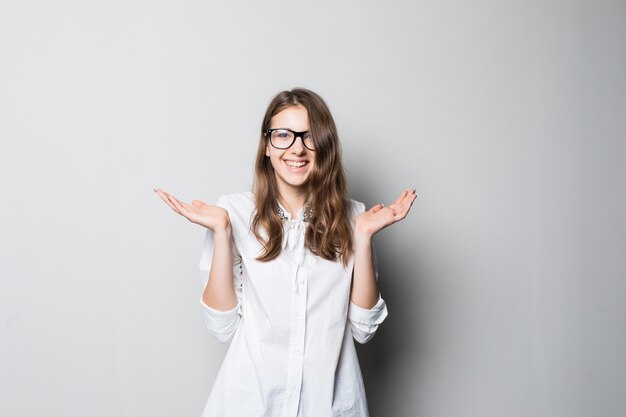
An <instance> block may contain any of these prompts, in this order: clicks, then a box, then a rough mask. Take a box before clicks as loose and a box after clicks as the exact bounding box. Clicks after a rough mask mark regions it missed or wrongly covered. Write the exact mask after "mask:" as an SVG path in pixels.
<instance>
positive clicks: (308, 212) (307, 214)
mask: <svg viewBox="0 0 626 417" xmlns="http://www.w3.org/2000/svg"><path fill="white" fill-rule="evenodd" d="M276 208H277V209H278V217H280V219H281V220H288V219H289V218H288V217H287V215H286V214H285V212H284V211H283V209H282V207H281V206H277V207H276ZM312 216H313V207H312V206H311V205H310V204H309V203H306V204H305V205H304V214H303V216H302V220H303V221H305V222H308V221H309V220H310V219H311V217H312Z"/></svg>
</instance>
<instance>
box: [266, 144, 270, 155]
mask: <svg viewBox="0 0 626 417" xmlns="http://www.w3.org/2000/svg"><path fill="white" fill-rule="evenodd" d="M265 156H270V147H269V146H267V145H265Z"/></svg>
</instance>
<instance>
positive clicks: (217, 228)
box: [154, 188, 230, 233]
mask: <svg viewBox="0 0 626 417" xmlns="http://www.w3.org/2000/svg"><path fill="white" fill-rule="evenodd" d="M154 191H155V192H156V193H157V194H158V195H159V197H161V199H162V200H163V201H165V203H166V204H167V205H168V206H170V207H171V209H172V210H174V211H175V212H176V213H178V214H180V215H181V216H183V217H185V218H186V219H187V220H189V221H190V222H192V223H196V224H199V225H201V226H204V227H206V228H208V229H211V231H213V233H217V232H222V231H230V217H229V216H228V212H227V211H226V210H224V209H223V208H222V207H218V206H211V205H209V204H206V203H204V202H203V201H200V200H193V201H192V202H191V204H187V203H185V202H183V201H180V200H178V199H176V197H174V196H173V195H171V194H168V193H166V192H165V191H163V190H161V189H160V188H155V189H154Z"/></svg>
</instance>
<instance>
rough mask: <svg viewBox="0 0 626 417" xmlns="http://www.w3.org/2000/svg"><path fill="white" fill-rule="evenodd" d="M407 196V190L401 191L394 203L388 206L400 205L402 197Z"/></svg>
mask: <svg viewBox="0 0 626 417" xmlns="http://www.w3.org/2000/svg"><path fill="white" fill-rule="evenodd" d="M406 195H407V190H404V191H402V194H400V197H398V198H397V199H396V201H394V202H393V203H391V204H389V205H390V206H393V205H396V204H400V203H401V202H402V200H403V199H404V197H406Z"/></svg>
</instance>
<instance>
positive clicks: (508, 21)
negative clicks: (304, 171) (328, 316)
mask: <svg viewBox="0 0 626 417" xmlns="http://www.w3.org/2000/svg"><path fill="white" fill-rule="evenodd" d="M625 21H626V5H625V2H624V1H552V0H549V1H543V0H542V1H535V0H531V1H496V0H484V1H480V0H479V1H471V2H470V1H459V0H456V1H408V0H407V1H389V2H382V1H354V0H353V1H337V2H330V1H315V2H304V1H290V2H288V1H284V2H276V1H258V2H257V1H242V2H228V3H227V2H210V1H173V0H169V1H147V0H124V1H30V2H24V1H15V0H2V1H1V3H0V60H1V65H0V192H1V194H2V197H1V209H0V210H1V216H0V245H1V246H0V262H1V270H0V273H1V277H0V336H1V339H0V341H1V344H0V415H2V416H11V417H26V416H28V417H30V416H33V417H34V416H54V417H83V416H90V417H104V416H107V417H108V416H119V417H145V416H151V417H161V416H162V417H171V416H199V415H200V413H201V411H202V408H203V407H204V404H205V401H206V399H207V397H208V394H209V391H210V388H211V385H212V383H213V378H214V377H215V375H216V372H217V370H218V369H219V366H220V363H221V360H222V357H223V354H224V352H225V349H226V346H224V345H220V344H218V343H217V342H215V341H213V340H212V339H211V338H210V337H209V335H208V334H207V332H206V331H205V328H204V327H203V326H204V324H203V322H202V317H201V311H200V307H199V299H200V293H201V288H200V278H199V275H198V269H197V266H198V262H199V259H200V258H199V257H200V250H201V244H202V239H203V235H204V231H203V229H201V228H200V227H199V226H197V225H194V224H191V223H189V222H187V221H186V220H185V219H183V218H182V217H179V216H177V215H175V214H174V212H172V211H171V210H170V209H169V208H168V207H167V206H166V205H165V204H164V203H162V202H161V200H160V199H159V198H158V196H157V195H156V194H154V192H153V191H152V189H153V188H154V187H162V188H163V189H165V190H166V191H169V192H172V193H173V194H174V195H176V196H177V197H179V198H181V199H183V200H184V201H188V202H189V201H191V200H192V199H202V200H204V201H207V202H212V201H214V200H215V199H216V197H217V196H219V195H220V194H223V193H228V192H236V191H244V190H248V189H250V186H251V181H252V169H253V168H252V165H253V158H254V153H255V150H256V144H257V139H258V129H259V125H260V122H261V117H262V115H263V112H264V110H265V107H266V106H267V104H268V103H269V101H270V99H271V97H272V96H273V95H274V94H276V93H277V92H278V91H280V90H282V89H287V88H291V87H294V86H304V87H308V88H311V89H313V90H315V91H317V92H318V93H320V94H321V95H322V96H323V97H324V98H325V99H326V101H327V102H328V103H329V105H330V107H331V110H332V111H333V114H334V116H335V118H336V121H337V124H338V126H339V131H340V135H341V138H342V141H343V149H344V156H345V159H344V161H345V166H346V170H347V173H348V175H349V179H350V184H351V195H352V197H353V198H356V199H359V200H361V201H364V202H365V203H366V204H367V205H368V206H371V205H373V204H375V203H378V202H385V203H389V202H391V201H392V200H393V199H395V197H396V196H397V195H398V194H399V193H400V191H401V190H402V189H404V188H408V187H414V188H416V189H417V192H418V194H419V195H418V198H417V200H416V202H415V205H414V207H413V210H412V212H411V213H410V216H409V218H407V219H406V220H405V221H404V222H403V223H402V224H401V225H396V226H394V227H392V228H389V229H386V230H385V231H384V232H382V233H381V234H380V235H379V236H378V237H377V239H376V245H377V251H378V256H379V260H380V265H381V272H380V276H381V278H380V280H381V291H382V293H383V297H384V298H385V299H386V301H387V303H388V307H389V317H388V319H387V321H386V322H385V323H384V324H383V326H382V327H381V328H380V330H379V333H378V334H377V335H376V337H375V338H374V339H373V340H372V341H371V342H370V343H368V344H366V345H364V346H362V347H360V349H359V353H360V358H361V363H362V367H363V373H364V377H365V383H366V386H367V391H368V396H369V402H370V409H371V414H372V416H373V417H386V416H393V417H412V416H426V417H502V416H507V417H528V416H540V417H588V416H601V417H621V416H624V415H626V397H625V396H624V386H625V383H626V376H625V375H626V355H625V352H626V324H625V320H624V314H625V313H626V308H625V307H624V305H625V301H626V300H625V295H626V264H625V261H624V258H625V256H624V255H626V253H625V252H626V251H625V248H626V223H625V221H624V213H625V212H626V187H625V185H626V184H625V178H626V168H625V166H626V143H625V137H626V122H625V120H626V117H625V116H626V98H625V97H626V77H625V74H626V25H625V24H624V22H625Z"/></svg>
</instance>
